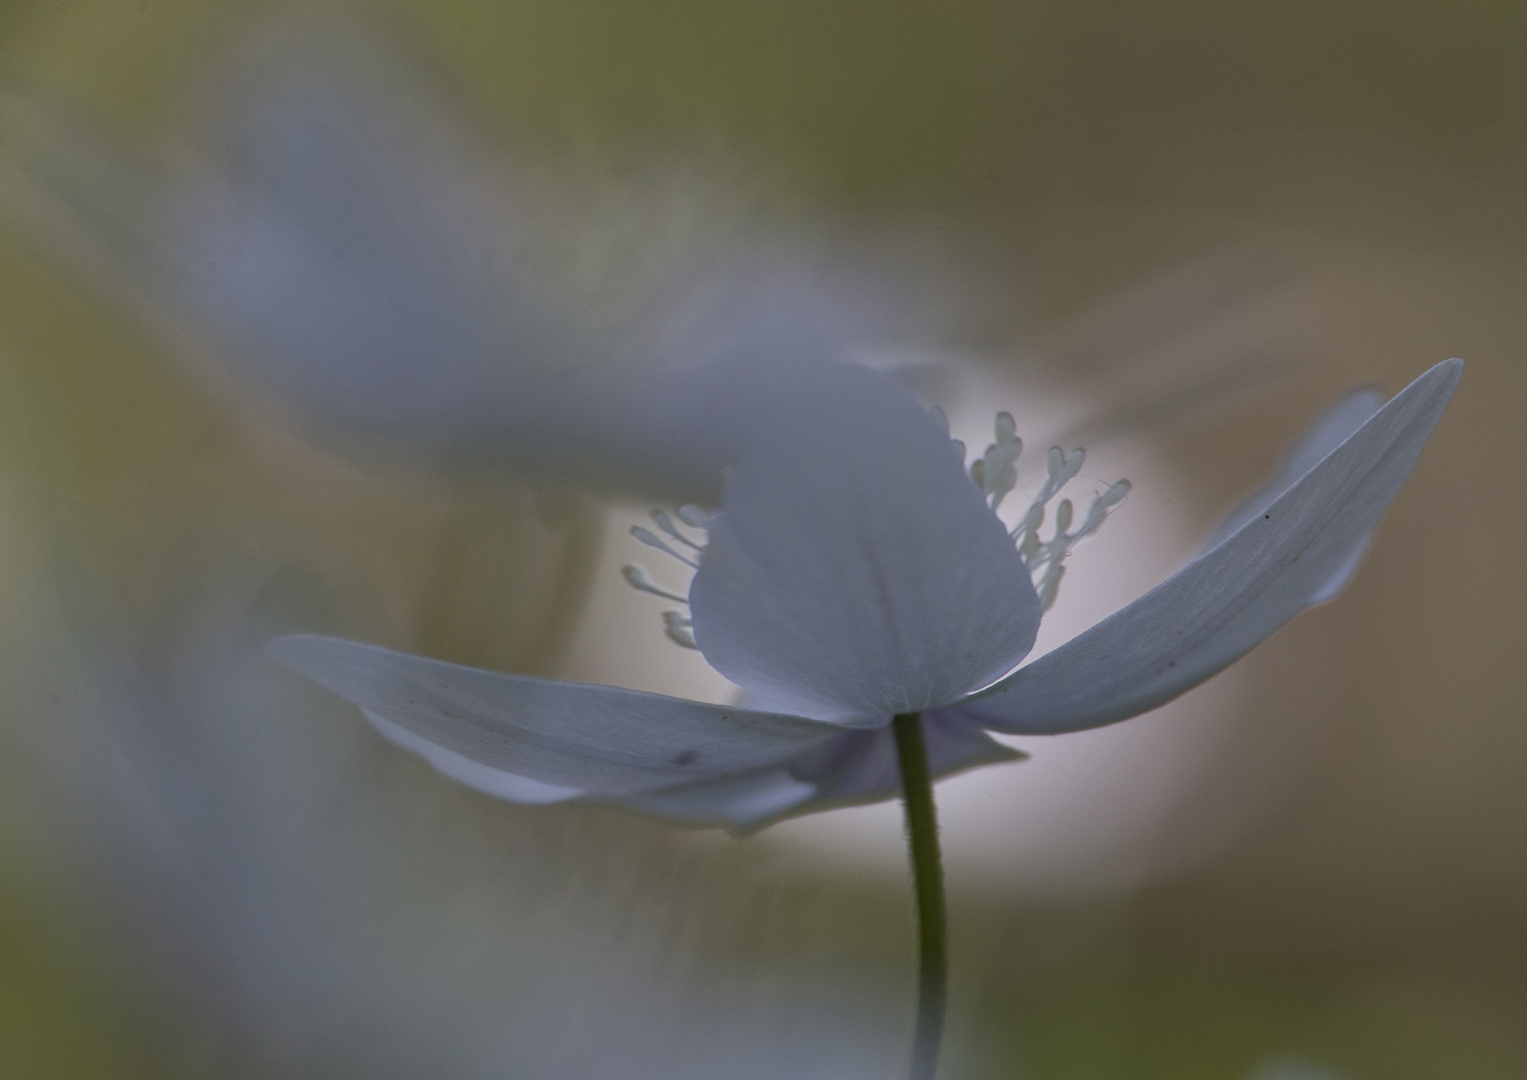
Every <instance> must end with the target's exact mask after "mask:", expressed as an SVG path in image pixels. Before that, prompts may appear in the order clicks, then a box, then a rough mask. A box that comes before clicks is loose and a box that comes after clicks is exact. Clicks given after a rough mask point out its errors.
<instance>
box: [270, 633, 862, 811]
mask: <svg viewBox="0 0 1527 1080" xmlns="http://www.w3.org/2000/svg"><path fill="white" fill-rule="evenodd" d="M269 653H270V655H271V657H272V658H274V659H275V660H277V661H278V662H280V663H282V664H284V665H285V666H287V667H289V668H291V669H292V670H293V671H297V672H300V673H301V674H303V675H306V676H308V677H309V678H310V679H313V680H314V681H315V682H317V683H320V684H321V685H323V686H326V687H328V688H329V689H330V690H333V691H334V692H335V693H337V694H339V695H340V696H341V697H343V698H345V699H346V700H348V701H351V702H353V703H354V704H356V705H359V706H360V707H361V708H362V709H365V710H366V711H368V712H372V713H375V714H377V715H378V716H380V717H382V718H383V719H385V720H387V721H390V722H391V723H393V724H396V725H398V726H399V727H401V728H404V729H405V730H407V731H410V732H412V733H413V734H414V735H416V736H419V737H421V738H423V739H425V740H427V741H428V742H430V743H433V744H434V745H436V746H438V747H440V748H441V749H442V750H445V751H447V752H449V753H451V754H453V755H457V756H459V757H464V758H466V759H468V760H470V761H474V762H477V763H478V764H480V765H484V766H487V767H490V768H493V769H497V770H501V771H503V772H506V773H512V774H514V775H515V776H521V777H527V778H529V779H532V780H536V781H539V782H540V783H542V784H552V785H556V786H558V787H571V788H577V789H579V790H580V791H584V792H588V793H591V794H622V793H626V792H635V791H644V790H648V789H652V788H662V787H672V786H674V785H675V784H679V783H684V782H687V781H691V780H701V779H714V778H716V777H718V776H724V775H727V774H730V773H735V772H743V771H747V770H752V769H757V768H760V767H762V766H766V765H772V764H776V763H778V762H781V761H784V760H786V759H788V758H790V757H793V756H795V755H797V754H799V753H801V752H802V751H803V750H805V749H808V748H810V747H812V746H814V745H816V744H818V743H820V742H822V741H824V740H826V739H828V738H831V737H833V736H835V735H838V734H841V733H842V731H843V729H842V728H841V727H839V726H836V725H832V724H824V723H821V722H819V721H815V720H806V719H802V718H801V717H795V716H781V715H778V714H774V713H761V712H751V711H749V710H746V709H734V708H729V707H726V706H721V705H706V704H702V703H700V702H697V701H685V700H682V699H680V698H670V697H662V696H660V695H658V694H644V693H640V692H638V691H635V690H622V689H619V688H617V687H613V686H595V685H588V684H583V683H564V682H555V681H553V680H550V679H535V678H531V677H529V676H524V675H505V674H502V673H500V672H495V671H483V670H481V669H478V668H469V667H462V666H461V665H459V664H448V663H445V662H443V661H440V660H429V659H426V658H424V657H421V656H410V655H408V654H407V653H399V652H393V651H392V650H390V649H383V648H380V647H378V646H375V645H364V644H361V643H359V642H353V641H343V640H340V639H339V638H326V637H315V636H312V635H306V634H303V635H298V636H296V637H286V638H281V639H280V640H279V641H276V642H275V643H273V644H272V645H271V646H270V649H269ZM442 760H445V761H447V762H449V761H450V760H451V759H442Z"/></svg>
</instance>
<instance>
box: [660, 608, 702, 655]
mask: <svg viewBox="0 0 1527 1080" xmlns="http://www.w3.org/2000/svg"><path fill="white" fill-rule="evenodd" d="M663 633H665V634H667V635H668V640H670V641H672V642H673V643H674V644H676V645H682V646H684V648H686V649H698V648H699V647H700V646H699V645H697V644H695V632H694V629H693V628H692V626H691V624H690V621H689V619H688V618H687V617H685V616H684V615H681V614H680V613H679V612H677V611H665V612H663Z"/></svg>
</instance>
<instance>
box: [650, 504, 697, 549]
mask: <svg viewBox="0 0 1527 1080" xmlns="http://www.w3.org/2000/svg"><path fill="white" fill-rule="evenodd" d="M651 517H652V521H653V523H654V524H655V525H656V526H657V527H658V528H659V529H662V530H663V531H664V532H665V533H667V534H668V535H669V536H671V537H673V539H675V540H677V541H678V542H679V543H681V544H683V545H684V546H685V547H687V548H689V549H690V550H691V551H699V550H700V548H701V545H700V544H697V543H695V542H694V541H693V540H691V539H690V538H689V537H687V536H685V535H684V534H683V533H681V532H679V527H678V526H677V525H675V524H674V523H673V518H671V517H669V516H668V515H667V514H666V513H664V512H663V511H662V510H654V511H652V513H651Z"/></svg>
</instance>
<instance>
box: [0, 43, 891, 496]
mask: <svg viewBox="0 0 1527 1080" xmlns="http://www.w3.org/2000/svg"><path fill="white" fill-rule="evenodd" d="M370 45H371V47H367V35H366V34H365V33H364V32H361V33H349V34H346V35H344V37H343V38H339V37H336V36H335V35H333V34H326V33H321V32H317V31H314V30H313V29H311V28H306V29H305V28H303V27H295V28H286V29H284V30H280V29H278V30H276V31H274V32H272V33H271V34H269V35H265V36H263V37H261V38H257V39H256V41H255V42H253V43H251V44H250V45H248V46H246V47H245V48H244V49H242V50H241V51H239V52H238V53H237V54H236V55H234V56H233V57H231V58H229V60H228V62H226V63H225V64H223V65H220V67H219V73H218V78H217V80H216V81H215V83H214V84H213V85H211V86H205V87H199V88H198V93H197V97H198V100H199V102H206V103H209V104H210V107H209V108H206V109H205V111H206V113H207V115H206V117H205V121H204V125H203V126H204V127H205V128H206V129H207V132H206V134H205V136H204V137H203V138H202V139H201V140H200V145H197V146H188V147H181V148H180V153H179V154H178V156H177V158H176V159H175V161H176V164H175V165H174V166H172V165H171V164H170V161H169V160H165V159H163V158H162V157H161V156H159V155H153V154H149V153H142V152H138V153H135V152H132V150H131V149H130V148H121V147H118V146H116V145H115V144H114V143H113V141H112V140H110V139H109V138H105V137H102V136H101V134H100V133H98V132H96V131H95V130H93V129H92V126H91V125H89V124H88V123H85V122H82V121H81V120H80V119H79V118H78V117H77V116H76V115H74V114H73V112H72V111H71V110H69V109H66V108H62V107H60V106H59V105H57V104H56V103H53V102H50V101H47V100H46V99H43V98H41V97H40V96H38V95H32V96H29V97H22V96H12V97H10V98H8V99H7V100H5V101H4V102H0V105H3V110H0V122H3V126H4V128H5V131H6V134H7V136H8V138H7V155H6V157H5V159H4V161H0V215H3V216H5V217H8V218H10V219H11V220H12V221H13V222H14V223H15V224H17V225H18V226H19V227H21V228H22V229H24V230H25V231H26V232H28V233H29V234H30V235H31V236H32V237H34V238H35V239H36V240H37V241H38V242H39V243H40V244H41V245H42V247H43V249H44V250H45V251H48V252H50V253H51V254H53V255H54V256H55V257H57V258H58V259H59V260H60V261H62V262H64V263H65V264H67V265H69V266H70V267H72V268H73V269H74V270H76V271H77V272H78V273H80V274H81V275H82V276H83V277H84V278H85V279H86V281H87V282H88V283H89V284H90V285H92V286H93V287H94V288H95V289H96V290H97V291H98V292H100V293H102V294H104V295H105V296H106V297H108V298H109V299H111V300H112V301H114V302H116V303H118V304H119V305H122V306H124V307H126V308H128V309H129V310H131V311H133V312H134V313H138V314H142V315H144V316H146V317H147V322H148V324H149V325H150V326H151V327H153V328H154V329H155V330H157V331H158V332H160V333H161V334H163V335H164V336H166V337H167V338H168V339H169V342H170V344H171V345H172V346H173V347H174V349H175V351H176V352H178V353H179V354H181V355H182V356H186V355H188V354H189V358H190V359H193V360H194V361H196V364H195V365H194V366H195V368H196V370H197V371H198V373H199V374H203V375H211V376H212V377H213V379H214V381H215V382H217V383H219V384H222V385H223V386H224V387H231V388H232V389H235V390H237V391H239V392H240V393H241V394H242V396H245V397H248V398H250V399H252V400H253V401H256V402H258V403H260V404H261V405H264V406H266V407H267V408H268V409H271V410H274V411H275V412H276V413H278V414H280V415H282V416H283V418H284V419H286V420H287V421H288V422H289V423H290V424H291V425H292V426H294V427H296V428H297V429H298V430H300V431H301V432H302V433H303V434H304V435H306V436H308V437H310V438H311V439H313V440H314V441H317V442H319V443H321V444H324V445H326V446H330V447H333V448H335V449H338V450H339V451H341V452H342V453H345V454H347V455H348V456H352V457H359V458H361V459H362V460H364V461H367V462H371V461H375V460H381V461H384V462H402V463H404V464H408V465H417V464H420V463H425V464H428V465H431V466H434V467H436V468H439V469H445V470H450V471H458V470H461V469H473V470H483V469H487V470H493V469H501V468H507V469H509V470H511V471H513V472H516V473H520V474H529V475H531V476H535V477H540V478H550V479H553V480H558V481H568V480H571V481H573V482H575V483H578V484H580V485H583V486H587V487H593V488H596V489H600V490H605V491H610V490H614V491H623V492H635V493H641V494H645V495H647V496H649V497H659V498H670V499H672V498H677V499H702V500H705V501H709V502H713V501H714V500H715V498H716V497H717V495H718V494H719V488H720V476H721V467H722V465H723V464H724V463H725V461H727V460H731V459H733V458H734V457H735V455H736V454H737V452H738V451H739V448H741V447H742V446H744V445H745V444H746V442H747V440H748V438H749V437H750V435H751V433H752V432H754V431H755V430H757V429H758V428H759V427H761V426H762V425H765V424H767V423H768V422H769V418H770V417H771V416H772V415H774V414H775V413H776V412H777V411H779V410H780V409H783V408H786V407H788V406H789V404H790V403H791V402H793V401H794V400H795V398H796V397H797V396H798V395H799V393H800V387H801V386H802V385H803V384H809V383H810V381H811V379H812V377H813V373H814V372H815V370H816V369H817V368H818V367H820V366H822V365H824V364H827V363H830V362H832V361H834V360H837V359H839V358H840V357H842V356H844V355H846V354H848V353H849V352H851V351H852V350H855V349H863V348H865V347H866V346H868V345H869V344H871V341H870V340H868V339H867V337H866V335H867V334H868V333H869V323H870V322H872V321H876V320H875V319H874V318H873V317H872V315H871V313H870V311H869V308H870V307H871V306H873V304H872V303H871V302H870V301H869V300H868V299H867V298H866V296H861V295H860V294H861V293H866V294H867V292H868V290H865V289H862V288H859V287H854V286H852V285H851V283H849V282H848V281H847V280H846V279H845V280H840V278H845V275H842V274H838V273H824V272H823V270H822V268H821V267H820V266H818V265H816V264H817V263H818V262H819V258H818V257H817V256H816V255H814V254H813V253H812V252H809V251H805V250H802V249H803V248H805V247H807V246H810V245H808V244H806V243H805V242H804V241H802V240H800V239H793V240H790V239H786V238H783V237H781V236H778V235H775V231H773V230H769V229H766V228H764V227H763V226H762V223H760V222H758V221H756V220H750V218H752V217H754V216H756V215H750V214H748V213H746V212H740V211H741V207H739V206H736V205H727V203H728V202H735V200H726V199H723V198H722V197H721V196H720V194H719V191H718V190H716V189H714V186H713V185H708V184H706V183H705V182H704V181H703V178H702V177H701V176H700V175H699V173H698V172H697V170H696V169H694V168H692V167H688V166H686V165H683V164H682V163H681V164H678V165H674V164H671V163H670V164H669V165H668V166H667V167H663V168H654V169H652V173H653V174H654V175H651V176H644V177H639V178H636V179H638V180H639V181H641V182H640V183H628V184H620V185H615V184H611V183H609V182H605V183H604V184H603V185H601V184H599V183H595V182H592V181H590V182H583V183H576V184H571V183H569V182H568V181H569V178H568V177H566V176H563V177H561V178H560V182H558V183H557V184H556V187H557V190H556V191H555V192H553V191H551V190H549V188H550V186H551V185H549V184H548V183H547V182H546V178H538V177H536V176H535V175H534V171H533V170H531V169H530V168H528V167H526V166H525V165H524V164H523V163H516V162H513V161H511V160H501V158H502V157H504V156H503V155H499V154H496V153H495V152H494V151H493V150H492V149H491V148H490V146H489V145H488V143H487V141H486V140H485V139H483V138H481V137H480V135H479V133H478V132H476V131H474V130H473V129H472V125H471V124H470V123H468V122H466V120H465V119H464V116H463V111H464V110H462V109H460V108H459V107H457V106H455V105H454V104H452V103H451V102H450V101H449V100H448V96H447V95H445V94H441V93H439V92H437V90H436V88H435V87H433V86H432V85H431V84H430V80H429V79H428V78H426V77H420V76H417V75H416V74H415V73H413V72H411V71H410V70H409V67H408V65H406V64H404V63H400V62H397V61H396V59H395V58H394V57H393V56H392V54H391V53H390V52H389V50H387V49H386V48H385V47H382V46H381V45H379V44H378V43H376V42H374V41H373V42H370ZM180 159H184V160H183V161H181V160H180ZM568 188H573V189H575V191H576V193H569V192H568V191H567V190H565V189H568ZM849 276H857V275H849ZM859 284H860V285H861V286H862V285H863V284H865V283H863V282H861V283H859ZM188 346H189V348H188Z"/></svg>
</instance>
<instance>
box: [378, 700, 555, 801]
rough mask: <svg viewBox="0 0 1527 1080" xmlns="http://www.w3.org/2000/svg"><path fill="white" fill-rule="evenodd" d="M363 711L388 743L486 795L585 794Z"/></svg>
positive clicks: (519, 798) (549, 798)
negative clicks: (483, 760)
mask: <svg viewBox="0 0 1527 1080" xmlns="http://www.w3.org/2000/svg"><path fill="white" fill-rule="evenodd" d="M361 713H362V714H363V715H364V716H365V717H366V719H367V720H368V721H369V722H370V724H371V726H372V727H374V728H376V730H377V732H378V733H379V734H380V735H381V736H382V737H383V738H384V739H386V740H387V741H388V742H390V743H393V744H394V745H396V746H400V747H402V748H403V749H404V750H410V751H412V752H413V753H415V754H418V755H419V756H420V757H422V758H423V759H424V760H425V761H427V762H429V763H430V764H431V765H433V766H434V767H435V768H436V769H437V770H439V771H440V772H442V773H444V774H445V775H446V776H449V777H450V778H451V779H452V780H455V781H456V782H458V783H461V784H465V785H466V786H467V787H469V788H472V789H473V790H474V791H481V792H482V793H483V794H485V795H492V796H494V797H495V798H499V799H508V800H509V801H510V802H518V803H535V804H537V805H540V804H544V803H554V802H566V801H567V800H568V799H576V798H578V797H579V796H581V795H582V794H583V792H582V791H581V790H579V789H578V788H572V787H562V786H560V785H558V784H543V783H542V782H541V781H539V780H532V779H530V778H529V777H528V776H516V775H515V774H514V773H507V772H504V771H503V770H502V769H495V768H494V767H493V766H491V765H484V764H482V763H481V762H478V761H473V760H472V759H471V758H469V757H463V756H462V755H460V754H458V753H456V752H455V751H454V750H447V749H446V748H445V747H443V746H441V745H440V744H439V743H435V742H431V741H430V740H428V739H426V738H425V737H424V736H423V735H415V734H414V733H413V732H412V731H409V730H408V729H407V728H406V727H399V726H398V725H397V724H394V723H393V722H392V721H391V720H384V719H382V718H381V717H380V716H378V715H377V714H376V713H374V712H371V711H370V710H369V709H362V710H361Z"/></svg>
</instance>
